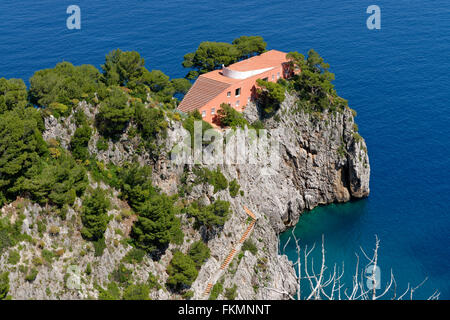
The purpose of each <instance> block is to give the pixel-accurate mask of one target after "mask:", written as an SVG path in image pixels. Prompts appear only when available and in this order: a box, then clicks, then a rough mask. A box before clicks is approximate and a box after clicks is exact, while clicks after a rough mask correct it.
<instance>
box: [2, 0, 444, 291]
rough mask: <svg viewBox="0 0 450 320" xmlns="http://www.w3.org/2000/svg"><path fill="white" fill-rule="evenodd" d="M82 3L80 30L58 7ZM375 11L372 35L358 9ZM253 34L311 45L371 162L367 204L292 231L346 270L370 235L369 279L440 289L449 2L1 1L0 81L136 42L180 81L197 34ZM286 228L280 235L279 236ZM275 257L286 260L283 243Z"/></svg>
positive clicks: (290, 46)
mask: <svg viewBox="0 0 450 320" xmlns="http://www.w3.org/2000/svg"><path fill="white" fill-rule="evenodd" d="M72 4H76V5H79V6H80V8H81V16H82V26H81V27H82V28H81V30H68V29H67V28H66V19H67V17H68V15H67V14H66V8H67V7H68V6H69V5H72ZM372 4H377V5H379V6H380V7H381V20H382V21H381V30H368V29H367V28H366V19H367V17H368V14H366V8H367V7H368V6H369V5H372ZM240 35H261V36H263V37H264V38H265V40H266V41H267V42H268V47H269V48H274V49H279V50H284V51H299V52H302V53H306V52H307V51H308V50H309V49H310V48H314V49H315V50H316V51H318V52H319V53H320V54H321V55H322V56H323V57H324V58H325V60H326V61H327V62H329V63H330V64H331V66H332V71H333V72H334V73H335V74H336V81H335V85H336V88H337V90H338V93H339V94H340V95H341V96H343V97H344V98H346V99H348V100H349V104H350V106H351V107H352V108H354V109H356V110H357V111H358V117H357V123H358V125H359V128H360V132H361V134H362V136H364V138H365V139H366V142H367V145H368V150H369V157H370V163H371V169H372V174H371V195H370V197H369V198H368V199H366V200H361V201H356V202H351V203H347V204H342V205H331V206H326V207H320V208H317V209H315V210H313V212H310V213H307V214H305V215H304V216H303V217H302V218H301V219H300V222H299V224H298V226H297V228H296V233H297V235H298V236H299V237H300V239H301V243H302V245H311V244H312V243H314V242H316V243H317V244H319V243H320V239H321V236H322V234H324V236H325V242H326V250H327V254H328V255H327V258H328V262H329V263H330V265H331V264H332V263H333V262H341V261H345V265H346V267H347V268H348V272H350V271H349V270H351V269H352V266H353V262H354V257H355V256H354V253H355V252H359V250H360V246H362V247H364V248H366V249H368V250H370V248H372V247H373V245H374V236H375V234H377V235H378V237H379V238H380V240H381V249H380V252H379V254H380V259H381V270H382V280H387V277H388V274H389V269H390V268H392V269H393V272H394V273H395V274H396V276H397V285H398V287H399V289H401V288H405V287H406V284H407V282H412V284H418V283H419V282H421V281H422V280H423V279H424V278H425V277H429V280H428V281H427V282H426V284H425V285H424V286H423V287H422V288H421V289H420V290H419V292H418V294H417V295H416V297H418V298H425V297H427V296H428V295H429V294H431V293H432V292H433V291H434V289H438V290H440V292H441V298H445V299H449V298H450V269H449V264H450V250H449V245H450V235H449V228H450V217H449V213H450V209H449V204H450V201H449V200H450V196H449V194H450V170H449V167H450V160H449V156H450V139H449V138H450V112H449V109H448V107H449V102H450V90H449V86H450V2H449V1H448V0H434V1H433V0H429V1H424V0H421V1H419V0H408V1H407V0H396V1H393V0H391V1H381V0H373V1H365V0H347V1H332V0H310V1H300V0H295V1H293V0H291V1H288V0H280V1H268V0H247V1H222V0H216V1H208V0H196V1H188V0H164V1H162V0H161V1H160V0H153V1H142V0H140V1H137V0H127V1H99V0H89V1H87V0H70V1H66V0H58V1H57V0H41V1H31V0H22V1H20V2H17V1H9V2H6V1H2V3H1V4H0V77H6V78H11V77H19V78H24V79H25V80H27V79H29V77H31V76H32V75H33V72H34V71H36V70H39V69H43V68H49V67H53V66H54V65H55V64H56V63H57V62H59V61H63V60H65V61H70V62H72V63H74V64H77V65H78V64H93V65H95V66H98V67H100V65H101V64H102V63H103V61H104V56H105V54H106V53H108V52H109V51H110V50H112V49H115V48H121V49H122V50H137V51H139V52H140V53H141V54H142V56H143V57H144V58H145V60H146V62H147V67H148V68H149V69H160V70H163V71H164V72H165V73H166V74H168V75H170V76H171V77H182V76H184V75H185V73H186V70H184V69H183V68H182V66H181V61H182V58H183V55H184V54H185V53H187V52H190V51H193V50H195V48H196V47H197V46H198V44H199V43H200V42H201V41H205V40H210V41H227V42H230V41H232V40H233V39H234V38H236V37H238V36H240ZM287 236H288V234H283V235H281V243H282V244H283V243H284V241H286V239H287ZM287 254H288V255H289V257H291V258H292V259H293V258H294V256H295V253H294V251H293V247H292V246H288V247H287Z"/></svg>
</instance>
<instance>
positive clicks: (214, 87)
mask: <svg viewBox="0 0 450 320" xmlns="http://www.w3.org/2000/svg"><path fill="white" fill-rule="evenodd" d="M229 86H230V84H229V83H225V82H221V81H217V80H213V79H209V78H207V77H205V76H204V75H201V76H200V77H199V78H198V79H197V81H195V83H194V85H193V86H192V88H191V89H190V90H189V92H188V93H187V94H186V95H185V96H184V99H183V100H182V101H181V103H180V105H179V106H178V110H180V111H183V112H190V111H193V110H195V109H198V108H200V107H203V106H204V105H205V104H206V103H208V102H209V101H210V100H212V99H214V98H215V97H216V96H217V95H218V94H220V93H221V92H223V91H224V90H225V89H226V88H228V87H229Z"/></svg>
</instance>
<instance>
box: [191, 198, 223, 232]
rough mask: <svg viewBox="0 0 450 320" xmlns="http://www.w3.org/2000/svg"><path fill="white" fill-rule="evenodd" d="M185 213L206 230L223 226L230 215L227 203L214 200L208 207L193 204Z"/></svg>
mask: <svg viewBox="0 0 450 320" xmlns="http://www.w3.org/2000/svg"><path fill="white" fill-rule="evenodd" d="M186 213H187V214H188V215H189V216H191V217H194V218H195V219H196V222H197V224H198V225H204V226H206V227H208V228H212V227H220V226H223V225H224V224H225V222H226V221H227V220H228V218H229V214H230V203H229V202H228V201H223V200H216V201H215V202H214V203H212V204H210V205H208V206H199V205H198V203H197V202H193V203H192V204H191V205H190V206H189V207H187V209H186Z"/></svg>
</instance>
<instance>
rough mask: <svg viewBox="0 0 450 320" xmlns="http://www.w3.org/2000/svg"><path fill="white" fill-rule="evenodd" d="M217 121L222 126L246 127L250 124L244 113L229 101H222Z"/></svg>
mask: <svg viewBox="0 0 450 320" xmlns="http://www.w3.org/2000/svg"><path fill="white" fill-rule="evenodd" d="M217 122H218V123H220V125H221V126H222V127H231V128H238V127H240V128H244V127H245V126H248V127H249V126H250V125H249V123H248V121H247V120H246V119H245V118H244V116H243V115H242V113H240V112H238V111H237V110H236V109H234V108H233V107H232V106H230V105H229V104H228V103H222V104H221V105H220V109H219V110H218V111H217Z"/></svg>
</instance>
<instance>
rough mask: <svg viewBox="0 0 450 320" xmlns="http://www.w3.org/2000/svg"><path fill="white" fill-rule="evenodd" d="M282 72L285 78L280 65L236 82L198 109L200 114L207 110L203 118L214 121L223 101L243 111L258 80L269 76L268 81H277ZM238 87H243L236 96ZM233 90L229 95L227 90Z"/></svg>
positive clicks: (283, 76) (282, 76)
mask: <svg viewBox="0 0 450 320" xmlns="http://www.w3.org/2000/svg"><path fill="white" fill-rule="evenodd" d="M278 72H279V73H280V78H285V75H284V74H283V67H282V66H281V65H280V66H279V67H277V68H274V69H272V70H269V71H266V72H264V73H260V74H258V75H256V76H253V77H251V78H247V79H244V80H242V81H239V82H236V83H235V84H233V85H231V86H230V87H228V88H227V89H226V90H225V91H223V92H222V93H221V94H219V95H218V96H217V97H216V98H214V99H213V100H211V101H209V102H208V104H206V105H205V106H203V107H201V108H199V109H198V111H199V112H200V114H202V115H203V113H202V112H203V111H205V113H206V115H205V116H204V117H203V120H205V121H207V122H209V123H212V122H213V118H214V116H215V115H217V111H218V110H219V109H220V105H221V104H222V103H228V104H230V105H231V106H232V107H233V108H235V109H236V110H237V111H240V112H242V111H243V110H244V107H245V106H246V105H247V103H248V101H249V100H248V99H249V98H250V99H251V97H252V94H253V92H254V90H255V85H256V80H257V79H264V78H268V81H271V82H276V81H277V80H278V78H277V73H278ZM272 76H273V79H272ZM237 88H241V94H240V96H239V97H236V95H235V92H236V89H237ZM228 91H231V96H230V97H227V92H228ZM237 101H239V106H236V102H237ZM212 108H214V109H215V113H214V115H212V114H211V111H212Z"/></svg>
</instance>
